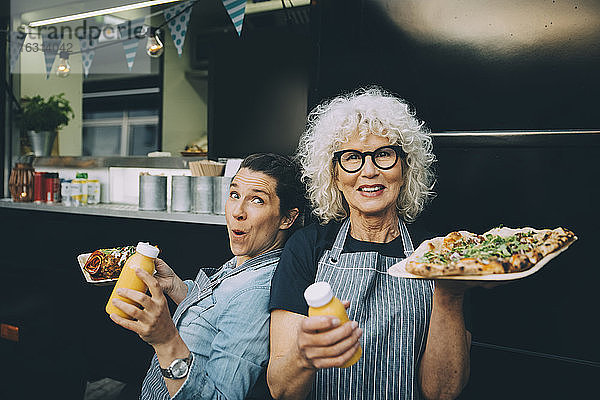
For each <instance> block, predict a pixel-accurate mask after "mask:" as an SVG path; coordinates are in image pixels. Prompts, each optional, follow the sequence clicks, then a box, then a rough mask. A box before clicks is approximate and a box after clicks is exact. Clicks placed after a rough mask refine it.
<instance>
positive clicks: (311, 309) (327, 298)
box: [304, 282, 362, 368]
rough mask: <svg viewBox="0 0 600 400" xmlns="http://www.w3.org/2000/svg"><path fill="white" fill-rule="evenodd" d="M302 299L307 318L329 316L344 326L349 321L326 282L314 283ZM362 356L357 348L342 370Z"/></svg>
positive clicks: (359, 348) (342, 306)
mask: <svg viewBox="0 0 600 400" xmlns="http://www.w3.org/2000/svg"><path fill="white" fill-rule="evenodd" d="M304 298H305V299H306V302H307V303H308V316H309V317H312V316H315V315H331V316H334V317H337V318H338V319H339V320H340V325H343V324H345V323H346V322H348V321H349V320H350V319H349V318H348V314H346V308H345V307H344V305H343V304H342V302H341V301H340V300H339V299H338V298H337V297H335V296H334V295H333V292H332V291H331V286H330V285H329V283H327V282H315V283H313V284H312V285H310V286H309V287H307V288H306V290H305V291H304ZM361 356H362V348H361V347H360V345H359V347H358V349H357V350H356V352H355V353H354V355H353V356H352V358H351V359H350V360H348V361H347V362H346V363H345V364H344V365H342V368H348V367H349V366H351V365H354V364H356V362H357V361H358V360H359V359H360V357H361Z"/></svg>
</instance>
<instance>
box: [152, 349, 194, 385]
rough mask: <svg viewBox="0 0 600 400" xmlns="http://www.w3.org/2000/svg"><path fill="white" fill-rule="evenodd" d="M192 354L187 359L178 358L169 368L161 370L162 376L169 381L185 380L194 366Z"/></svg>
mask: <svg viewBox="0 0 600 400" xmlns="http://www.w3.org/2000/svg"><path fill="white" fill-rule="evenodd" d="M192 358H193V357H192V353H191V352H190V355H189V356H187V358H176V359H175V360H173V362H172V363H171V365H169V366H168V367H167V368H161V369H160V372H161V374H162V376H164V377H165V378H169V379H182V378H185V377H186V376H187V374H188V372H189V370H190V365H192Z"/></svg>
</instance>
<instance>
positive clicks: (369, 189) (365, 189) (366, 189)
mask: <svg viewBox="0 0 600 400" xmlns="http://www.w3.org/2000/svg"><path fill="white" fill-rule="evenodd" d="M384 189H385V186H383V185H363V186H360V187H359V188H358V191H359V192H362V193H364V194H365V195H376V194H379V193H381V192H382V191H383V190H384Z"/></svg>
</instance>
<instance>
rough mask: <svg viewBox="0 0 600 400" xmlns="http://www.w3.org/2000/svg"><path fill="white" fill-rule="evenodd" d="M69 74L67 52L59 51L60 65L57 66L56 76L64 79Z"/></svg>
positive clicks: (69, 67) (69, 66)
mask: <svg viewBox="0 0 600 400" xmlns="http://www.w3.org/2000/svg"><path fill="white" fill-rule="evenodd" d="M70 73H71V65H70V64H69V52H67V51H61V52H60V63H59V64H58V68H57V69H56V75H58V76H60V77H61V78H66V77H67V76H69V74H70Z"/></svg>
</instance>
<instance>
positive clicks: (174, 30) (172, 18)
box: [163, 1, 194, 57]
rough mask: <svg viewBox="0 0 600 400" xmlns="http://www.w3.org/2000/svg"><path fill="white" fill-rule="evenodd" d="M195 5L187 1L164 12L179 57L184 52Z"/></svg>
mask: <svg viewBox="0 0 600 400" xmlns="http://www.w3.org/2000/svg"><path fill="white" fill-rule="evenodd" d="M193 4H194V2H193V1H186V2H185V3H182V4H178V5H176V6H173V7H169V8H167V9H166V10H165V11H164V12H163V15H164V17H165V21H168V23H169V29H170V30H171V37H172V38H173V43H175V47H176V48H177V54H179V57H181V53H182V52H183V42H184V41H185V34H186V33H187V27H188V24H189V23H190V15H191V14H192V8H193V7H192V5H193ZM186 8H187V9H186Z"/></svg>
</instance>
